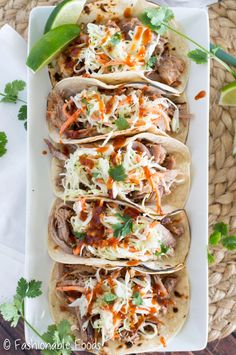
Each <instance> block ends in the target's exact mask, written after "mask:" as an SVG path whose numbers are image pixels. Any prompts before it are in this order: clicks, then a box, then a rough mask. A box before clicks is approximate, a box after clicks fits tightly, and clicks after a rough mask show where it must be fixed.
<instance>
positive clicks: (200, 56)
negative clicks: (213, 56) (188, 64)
mask: <svg viewBox="0 0 236 355" xmlns="http://www.w3.org/2000/svg"><path fill="white" fill-rule="evenodd" d="M188 57H189V58H190V59H191V60H192V61H193V62H195V63H197V64H204V63H207V61H208V54H207V53H206V52H204V51H202V50H201V49H194V50H193V51H190V52H188Z"/></svg>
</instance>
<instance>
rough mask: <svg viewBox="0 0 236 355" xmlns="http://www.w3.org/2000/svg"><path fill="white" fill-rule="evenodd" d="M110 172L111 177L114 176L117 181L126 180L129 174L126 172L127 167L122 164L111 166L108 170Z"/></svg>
mask: <svg viewBox="0 0 236 355" xmlns="http://www.w3.org/2000/svg"><path fill="white" fill-rule="evenodd" d="M108 173H109V175H110V177H112V179H113V180H115V181H125V179H126V178H127V174H126V173H125V168H124V167H123V165H122V164H120V165H117V166H115V167H113V168H110V169H109V170H108Z"/></svg>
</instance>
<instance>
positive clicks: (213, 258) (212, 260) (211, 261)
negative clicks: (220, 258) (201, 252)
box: [207, 251, 215, 264]
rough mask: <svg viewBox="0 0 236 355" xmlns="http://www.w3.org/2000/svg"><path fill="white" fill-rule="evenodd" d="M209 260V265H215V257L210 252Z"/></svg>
mask: <svg viewBox="0 0 236 355" xmlns="http://www.w3.org/2000/svg"><path fill="white" fill-rule="evenodd" d="M207 259H208V263H209V264H212V263H214V261H215V257H214V255H213V254H211V253H210V252H209V251H208V252H207Z"/></svg>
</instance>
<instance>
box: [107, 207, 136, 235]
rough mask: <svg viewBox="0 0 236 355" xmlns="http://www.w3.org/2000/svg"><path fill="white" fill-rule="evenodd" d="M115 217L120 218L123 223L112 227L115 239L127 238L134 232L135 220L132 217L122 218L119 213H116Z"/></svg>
mask: <svg viewBox="0 0 236 355" xmlns="http://www.w3.org/2000/svg"><path fill="white" fill-rule="evenodd" d="M115 216H116V217H117V218H119V220H120V221H121V222H122V223H117V224H114V225H113V226H112V229H113V232H114V237H116V238H119V237H126V236H127V235H128V234H130V233H132V231H133V220H132V218H131V217H130V216H124V215H123V216H122V215H121V214H119V213H116V214H115Z"/></svg>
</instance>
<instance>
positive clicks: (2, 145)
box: [0, 132, 8, 157]
mask: <svg viewBox="0 0 236 355" xmlns="http://www.w3.org/2000/svg"><path fill="white" fill-rule="evenodd" d="M7 142H8V140H7V135H6V133H5V132H0V157H2V156H3V155H4V154H6V152H7V148H6V145H7Z"/></svg>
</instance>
